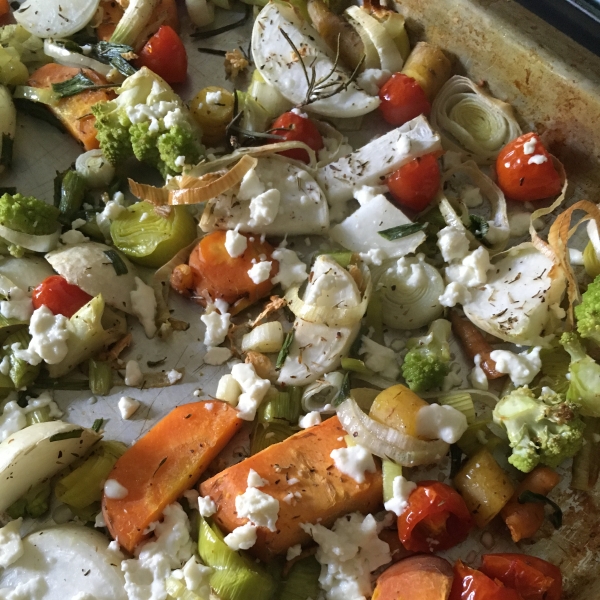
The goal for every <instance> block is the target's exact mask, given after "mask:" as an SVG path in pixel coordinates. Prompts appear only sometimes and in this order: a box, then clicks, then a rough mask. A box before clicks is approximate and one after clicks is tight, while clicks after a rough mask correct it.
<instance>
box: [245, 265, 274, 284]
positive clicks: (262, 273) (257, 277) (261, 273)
mask: <svg viewBox="0 0 600 600" xmlns="http://www.w3.org/2000/svg"><path fill="white" fill-rule="evenodd" d="M272 264H273V263H272V262H271V261H270V260H263V261H261V262H258V263H256V264H254V265H252V267H251V268H250V269H248V277H250V279H252V281H253V282H254V283H255V284H256V285H259V284H261V283H263V282H264V281H266V280H267V279H269V276H270V275H271V266H272Z"/></svg>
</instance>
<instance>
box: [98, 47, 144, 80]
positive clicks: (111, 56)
mask: <svg viewBox="0 0 600 600" xmlns="http://www.w3.org/2000/svg"><path fill="white" fill-rule="evenodd" d="M131 54H133V48H132V47H131V46H128V45H127V44H114V43H111V42H98V43H97V44H94V45H93V46H92V52H91V56H92V57H93V58H95V59H96V60H99V61H100V62H103V63H108V64H110V65H112V66H113V67H114V68H115V69H117V71H119V73H121V75H125V77H129V76H130V75H133V74H134V73H135V69H134V68H133V67H132V66H131V65H130V64H129V62H128V61H127V59H126V58H125V57H126V56H127V55H131Z"/></svg>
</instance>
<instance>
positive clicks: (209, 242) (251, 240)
mask: <svg viewBox="0 0 600 600" xmlns="http://www.w3.org/2000/svg"><path fill="white" fill-rule="evenodd" d="M242 235H244V234H242ZM244 237H246V239H247V243H248V245H247V247H246V250H245V252H244V253H243V254H242V255H241V256H238V257H235V258H234V257H232V256H230V255H229V252H228V251H227V248H226V247H225V238H226V232H225V231H215V232H213V233H210V234H208V235H206V236H204V237H203V238H202V240H200V242H199V243H198V245H197V246H196V247H195V248H194V250H193V251H192V254H191V255H190V260H189V266H190V268H191V270H192V273H193V277H194V288H195V289H194V293H195V294H196V296H197V297H198V298H202V297H205V296H206V295H207V294H208V296H210V298H211V299H213V300H216V299H217V298H221V299H223V300H225V302H227V303H229V304H233V303H235V302H237V301H239V300H241V299H244V300H245V301H246V303H247V304H246V305H247V306H249V305H250V304H253V303H254V302H256V301H257V300H259V299H260V298H263V297H264V296H266V295H267V294H268V293H269V292H270V291H271V289H272V288H273V284H272V283H271V279H272V278H273V277H275V275H276V274H277V272H278V270H279V263H278V262H277V261H276V260H273V259H272V258H271V254H272V253H273V247H272V246H271V245H270V244H269V243H268V242H261V241H260V236H252V235H244ZM261 257H262V258H261ZM263 259H264V260H267V261H271V263H272V264H271V273H270V276H269V278H268V279H266V280H265V281H263V282H262V283H259V284H256V283H254V281H252V279H251V278H250V276H249V275H248V271H249V270H250V269H251V268H252V267H253V265H254V264H255V263H253V262H252V261H253V260H254V261H255V262H261V260H263Z"/></svg>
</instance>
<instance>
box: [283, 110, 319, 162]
mask: <svg viewBox="0 0 600 600" xmlns="http://www.w3.org/2000/svg"><path fill="white" fill-rule="evenodd" d="M271 132H272V133H273V134H274V135H280V136H281V137H283V138H285V141H286V142H292V141H293V142H304V143H305V144H306V145H307V146H308V147H309V148H312V149H313V150H314V151H315V152H318V151H319V150H321V149H322V148H323V137H322V136H321V134H320V133H319V130H318V129H317V126H316V125H315V124H314V123H313V122H312V121H311V120H310V119H309V118H308V117H303V116H302V115H299V114H297V113H295V112H293V111H290V112H286V113H283V114H282V115H281V116H280V117H278V118H277V119H275V121H274V122H273V125H272V126H271ZM280 154H281V155H282V156H287V157H288V158H293V159H295V160H301V161H302V162H305V163H308V161H309V158H308V152H307V151H306V150H302V148H295V149H294V150H286V151H285V152H280Z"/></svg>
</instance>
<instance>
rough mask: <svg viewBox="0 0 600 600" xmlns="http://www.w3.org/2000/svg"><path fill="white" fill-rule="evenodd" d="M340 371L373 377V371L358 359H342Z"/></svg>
mask: <svg viewBox="0 0 600 600" xmlns="http://www.w3.org/2000/svg"><path fill="white" fill-rule="evenodd" d="M342 369H344V370H345V371H352V372H353V373H362V374H363V375H374V373H373V371H371V369H369V367H367V366H366V365H365V363H364V361H362V360H360V359H358V358H349V357H345V358H342Z"/></svg>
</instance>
